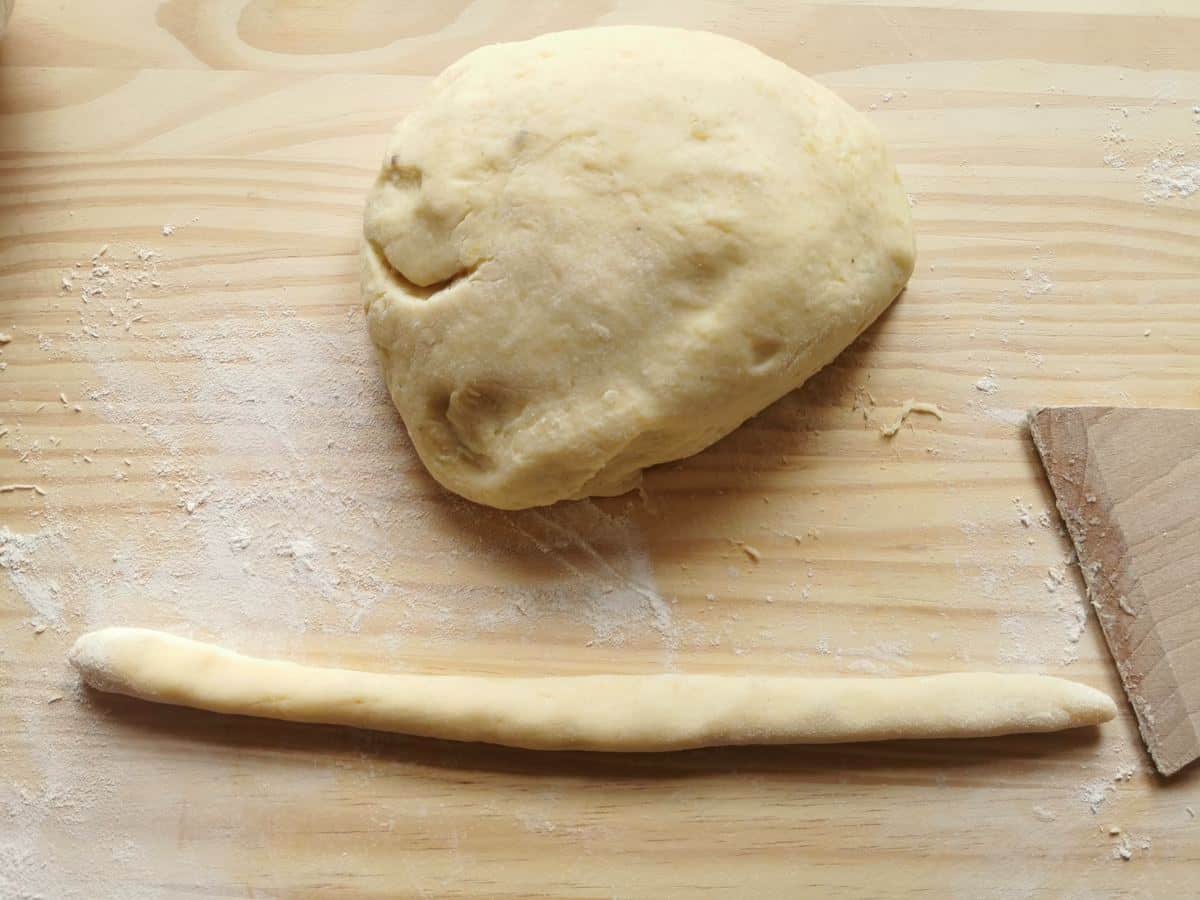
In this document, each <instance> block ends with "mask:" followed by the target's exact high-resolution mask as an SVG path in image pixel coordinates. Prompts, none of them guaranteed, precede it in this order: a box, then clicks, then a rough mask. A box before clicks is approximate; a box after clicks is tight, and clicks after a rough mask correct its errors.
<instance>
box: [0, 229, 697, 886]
mask: <svg viewBox="0 0 1200 900" xmlns="http://www.w3.org/2000/svg"><path fill="white" fill-rule="evenodd" d="M173 270H174V267H173V265H172V260H171V259H170V258H169V257H167V256H165V255H163V254H162V253H161V251H159V250H157V249H152V248H148V247H137V246H129V245H122V244H119V243H118V242H116V241H114V242H111V243H110V244H109V245H107V246H105V247H103V248H101V249H99V250H98V251H97V252H96V253H95V255H94V256H93V257H92V258H91V259H90V260H89V261H86V262H81V263H80V264H78V265H76V266H73V267H71V268H70V269H68V270H66V271H64V272H63V273H61V276H60V278H59V279H57V280H56V282H55V286H54V294H55V296H54V297H53V298H52V300H51V303H52V304H54V303H57V304H58V308H60V309H63V308H64V307H65V308H66V309H67V310H69V311H70V312H71V315H72V322H71V325H70V326H69V327H68V328H67V329H65V330H64V331H62V332H56V333H55V334H54V335H36V334H26V333H24V332H21V331H20V330H19V329H18V333H17V334H16V335H15V336H14V340H26V339H28V340H29V341H30V342H31V344H32V345H33V346H35V347H36V348H37V351H36V352H38V353H39V354H42V355H43V356H44V357H46V358H52V359H56V360H63V361H66V362H68V363H72V364H76V365H85V366H86V367H87V371H88V372H90V375H86V376H85V377H84V385H85V389H84V391H83V392H82V396H71V397H67V396H66V395H65V394H64V395H63V396H62V397H61V398H60V400H59V401H56V402H55V404H54V406H55V407H56V409H55V412H56V414H57V415H60V416H61V415H67V416H68V417H69V418H68V420H67V421H68V424H69V425H70V426H74V427H72V428H70V429H68V430H65V431H63V432H62V434H63V437H61V438H60V437H54V438H51V439H49V440H47V439H45V438H44V437H41V436H35V435H32V434H30V433H29V429H28V428H25V427H22V425H21V424H20V423H17V422H11V423H7V424H5V425H4V430H3V433H2V434H0V444H2V445H3V446H4V447H5V448H7V449H8V451H9V452H12V453H14V454H15V456H16V457H17V458H18V459H19V460H20V461H21V465H23V466H25V467H27V469H28V471H29V475H30V477H29V478H28V479H22V480H23V481H24V480H28V481H30V482H33V481H34V480H35V479H36V481H37V482H38V483H39V484H44V485H46V486H47V487H48V490H47V491H46V493H45V494H44V496H43V495H38V501H39V503H38V505H37V506H36V507H34V508H33V512H32V519H31V521H32V522H33V524H32V526H31V525H30V524H28V522H26V523H22V524H21V525H20V526H18V525H17V524H16V523H5V524H4V526H2V527H0V577H4V578H5V579H6V580H7V581H8V582H9V584H10V585H11V587H12V588H13V589H14V590H15V592H16V594H17V595H18V596H19V597H20V598H21V599H22V600H23V601H24V603H25V604H26V605H27V607H28V611H27V615H26V617H25V619H24V623H23V624H24V625H25V626H26V627H27V629H28V630H27V631H25V632H24V633H23V634H22V636H21V637H22V639H30V640H37V641H42V642H45V643H46V650H45V654H46V656H47V658H54V659H65V651H66V648H67V646H68V644H69V639H70V637H71V636H73V635H74V634H76V633H78V632H80V631H83V630H86V629H88V628H95V627H101V626H106V625H122V624H130V625H149V626H155V627H161V628H166V629H169V630H171V631H173V632H175V633H181V634H185V635H192V636H196V637H206V638H211V639H215V640H217V641H220V642H222V643H225V644H227V645H229V646H232V647H236V648H239V649H243V650H250V651H254V652H259V653H263V654H265V655H288V654H289V651H293V650H299V649H302V650H303V651H305V652H306V653H309V654H311V653H312V652H313V651H314V650H316V651H317V652H319V649H320V642H319V641H315V640H310V638H311V637H312V636H314V635H319V634H321V633H330V634H337V635H344V634H346V633H348V632H357V631H360V630H362V631H363V632H367V631H369V633H370V634H371V637H370V638H369V639H368V638H366V637H364V638H363V640H370V641H371V642H372V648H371V651H372V652H370V653H364V659H376V660H377V659H378V658H380V657H381V656H382V657H383V658H389V657H390V658H391V659H393V660H394V661H395V665H394V668H396V669H403V668H404V667H405V658H406V655H407V656H412V655H414V653H413V651H414V649H415V648H419V649H420V650H422V651H424V652H426V653H432V654H433V655H435V656H436V655H438V654H441V655H444V656H446V657H448V658H453V659H454V660H455V664H456V665H461V666H464V667H469V666H470V665H471V659H473V658H478V656H479V655H486V654H479V653H478V651H477V649H475V648H477V647H478V645H480V644H484V643H486V642H489V641H494V642H496V643H500V644H503V645H504V646H507V647H520V646H522V645H529V644H535V643H536V641H537V640H538V635H539V633H541V632H544V631H546V630H547V626H550V628H549V630H550V631H552V632H553V633H554V634H556V636H558V637H559V638H563V637H564V636H565V639H566V640H567V641H570V640H572V639H574V641H575V644H576V646H577V647H578V648H579V650H578V652H579V653H581V654H585V656H584V662H583V663H582V664H583V665H584V666H586V665H587V660H586V654H587V653H588V652H589V651H588V650H587V648H588V647H589V646H591V647H600V646H603V645H618V644H637V645H640V646H641V647H643V648H645V649H647V650H649V651H650V652H651V653H655V654H656V655H657V658H658V660H659V664H660V665H661V666H663V667H671V666H672V665H673V662H674V658H675V653H676V650H677V648H678V647H679V645H680V641H681V634H684V633H686V632H681V631H680V629H679V628H678V627H677V625H676V622H675V621H674V617H673V615H672V609H671V604H670V603H669V602H668V601H667V600H666V599H664V598H663V597H662V596H661V595H660V594H659V592H658V589H657V586H656V584H655V579H654V575H653V572H652V570H651V566H650V561H649V557H648V555H647V553H646V550H645V548H644V546H643V543H642V537H641V534H640V531H639V528H638V526H637V525H636V523H635V522H634V521H633V518H632V517H631V515H630V512H631V511H632V508H633V507H632V503H633V502H634V501H629V500H616V501H608V502H605V503H603V504H600V503H593V502H588V501H585V502H579V503H568V504H560V505H558V506H556V507H553V508H550V509H544V510H532V511H525V512H515V513H513V512H502V511H498V510H490V509H484V508H481V507H477V506H475V505H473V504H470V503H468V502H466V501H464V500H461V499H459V498H456V497H453V496H451V495H450V494H448V493H447V492H445V491H444V490H442V489H441V488H440V487H438V486H436V485H435V484H434V483H433V482H432V481H431V480H430V479H429V478H428V476H427V475H426V474H425V473H424V470H423V469H422V468H421V466H420V464H419V462H418V461H417V460H416V457H415V454H414V453H413V451H412V449H411V447H410V446H409V444H408V442H407V438H406V437H405V435H404V431H403V426H402V425H401V424H400V421H399V418H398V416H397V415H396V413H395V411H394V409H393V407H392V405H391V403H390V401H389V399H388V397H387V394H386V391H385V390H384V388H383V386H382V378H381V377H380V375H379V372H378V366H377V363H376V360H375V358H374V352H373V350H372V348H371V347H370V346H369V343H368V341H367V339H366V336H365V331H366V329H365V328H364V326H363V322H362V320H361V313H360V311H359V310H358V309H356V308H355V309H349V310H347V311H346V312H345V313H344V314H340V315H338V314H335V315H330V314H328V313H327V312H326V313H324V314H323V315H322V317H321V319H320V321H319V322H315V321H311V320H310V319H308V318H306V317H305V316H304V315H302V314H301V313H300V312H297V311H295V310H293V309H291V308H289V307H288V305H287V303H286V297H285V296H284V295H283V292H282V290H281V291H280V292H279V293H278V294H277V293H274V292H272V293H270V294H263V295H261V296H257V297H255V296H253V295H243V296H239V298H238V301H237V302H238V307H239V318H238V319H236V320H234V319H231V318H228V317H227V316H226V314H225V313H224V310H223V308H222V305H221V304H219V303H212V304H211V305H209V306H208V307H205V301H204V299H203V292H202V291H200V290H197V289H194V288H193V289H186V290H185V286H184V285H181V284H178V283H176V282H175V281H173V280H172V279H173ZM185 299H186V302H188V303H189V304H190V306H189V309H188V311H187V314H185V315H183V316H179V317H176V316H173V315H172V313H171V308H172V304H177V303H181V302H185ZM225 302H226V303H227V302H228V301H227V300H226V301H225ZM197 307H199V308H197ZM18 325H19V323H18ZM151 342H153V344H154V346H153V348H151V347H150V343H151ZM37 411H38V412H40V411H41V409H40V408H39V409H38V410H37ZM25 421H28V419H27V418H26V419H25ZM97 434H100V435H103V437H94V436H93V435H97ZM197 448H199V450H198V451H197ZM331 458H332V459H335V460H336V461H337V465H335V466H330V465H328V460H329V459H331ZM64 468H65V471H66V473H67V475H68V476H73V477H75V478H77V479H78V482H79V484H81V485H82V487H77V489H76V490H75V491H73V492H72V494H73V495H74V496H73V497H72V500H71V505H70V506H68V505H67V502H66V500H65V499H64V498H65V494H64V492H60V491H56V490H54V484H55V480H56V479H59V478H62V477H63V472H64ZM96 506H103V508H104V514H102V515H101V514H96V513H95V512H93V509H94V507H96ZM443 571H446V572H449V571H452V572H454V576H453V578H446V579H445V583H440V582H441V579H440V578H439V574H440V573H441V572H443ZM689 640H692V641H698V640H700V638H699V637H698V636H696V635H695V634H690V635H689ZM51 647H53V648H54V649H50V648H51ZM381 647H382V650H383V652H382V653H380V648H381ZM464 648H465V649H464ZM595 652H599V651H595ZM472 653H475V654H477V655H476V656H474V657H473V656H472ZM493 655H494V654H493ZM501 658H502V659H504V657H501ZM643 659H644V657H643ZM550 664H551V665H553V664H554V663H553V662H551V663H550ZM643 664H644V663H643ZM368 665H369V664H368ZM33 677H34V679H35V680H36V682H37V683H38V684H39V685H40V687H39V688H38V689H36V693H35V694H34V696H33V697H32V698H31V699H26V700H22V702H21V703H19V704H18V707H19V708H18V709H16V711H15V714H16V715H17V717H18V721H19V722H20V723H21V725H22V728H21V729H20V731H19V733H17V734H7V735H0V769H3V768H4V765H3V761H4V759H6V758H7V757H8V756H9V755H10V754H15V755H17V756H18V757H19V758H22V759H28V760H31V761H32V762H33V766H34V769H33V770H30V771H10V772H6V775H5V777H3V778H0V896H3V897H5V898H7V897H31V898H32V897H46V898H51V897H53V898H84V897H92V896H117V895H120V896H123V897H136V896H155V895H156V894H155V891H154V890H153V889H152V887H146V888H145V890H144V891H143V893H142V894H140V895H139V893H138V891H137V890H136V889H130V888H127V885H129V884H135V883H141V884H144V885H148V886H153V885H154V884H156V883H158V882H157V881H156V876H155V872H156V870H157V869H158V868H160V867H159V866H158V865H157V864H156V861H155V860H154V859H152V858H149V857H147V856H146V854H147V852H148V851H147V850H146V849H145V848H139V847H137V846H134V845H132V844H131V843H130V842H129V840H128V835H130V834H137V833H139V832H140V831H141V830H142V829H141V827H140V825H139V822H138V817H139V816H140V815H142V814H143V812H144V811H143V810H142V808H141V807H140V805H139V804H130V803H128V802H126V799H125V798H124V797H123V795H122V791H121V788H119V787H118V786H119V785H127V784H128V783H129V779H128V773H127V772H125V771H122V770H120V769H119V768H117V766H119V765H124V764H126V763H127V759H126V763H118V762H115V761H112V762H110V761H108V759H107V757H106V756H105V755H104V754H103V753H98V752H97V751H96V742H95V741H90V742H89V741H80V742H79V743H65V742H63V741H62V740H61V739H60V733H61V725H60V723H61V721H63V719H62V717H63V716H69V717H70V720H71V723H72V725H71V727H72V728H73V729H80V728H82V729H83V730H84V733H87V732H88V731H89V730H93V731H94V732H95V734H96V740H97V741H99V740H106V739H109V738H110V737H111V729H110V728H109V727H108V726H107V725H106V723H105V721H104V720H105V715H104V712H103V709H102V708H100V709H97V708H89V707H91V706H92V705H93V701H92V699H91V698H90V697H89V695H88V694H87V693H86V692H84V691H83V690H82V689H80V688H79V686H78V684H77V682H76V680H75V678H74V675H73V673H72V672H70V670H69V669H68V668H67V667H66V666H65V665H62V666H61V667H60V668H55V669H54V670H53V671H49V670H48V671H45V672H41V673H34V675H33ZM63 698H70V699H71V700H72V701H73V702H71V703H61V702H56V701H59V700H62V699H63ZM73 733H74V732H73ZM347 739H348V740H351V741H359V740H363V741H366V740H369V737H366V736H350V737H348V738H347ZM147 740H154V736H153V735H151V736H150V737H149V738H147ZM131 752H136V751H131ZM114 759H115V758H114ZM122 759H124V757H122ZM335 777H337V776H336V770H335V769H334V768H332V767H318V768H315V769H314V770H312V771H311V772H308V771H306V772H304V773H301V774H298V773H297V772H296V771H295V770H293V769H291V768H289V767H282V768H280V769H279V771H278V772H275V771H274V770H272V771H269V772H260V773H258V775H256V779H257V780H258V781H259V782H262V781H263V780H264V779H266V780H267V781H268V782H270V785H269V787H263V786H262V785H261V784H260V785H259V787H260V788H262V789H263V790H267V792H268V793H269V794H270V795H271V796H272V797H273V798H274V799H275V800H276V801H277V802H284V800H282V799H281V798H284V799H286V798H287V797H289V796H296V797H297V798H298V797H299V796H301V795H302V794H304V793H305V792H313V791H318V790H320V789H321V785H320V783H319V782H320V780H321V779H331V778H335ZM97 822H102V823H104V827H103V829H101V831H97V826H96V823H97ZM181 827H182V826H181ZM228 827H231V828H239V829H240V828H250V827H251V822H250V820H249V819H247V820H246V822H240V821H239V822H235V823H232V824H229V825H228ZM63 846H70V847H72V848H77V849H76V850H73V851H72V854H71V858H70V860H66V861H63V862H61V863H56V862H54V861H55V860H60V859H62V856H63V855H62V854H61V853H60V852H59V851H58V849H57V848H59V847H63ZM114 862H116V863H118V864H119V865H117V866H114V865H113V863H114ZM221 864H222V861H221V860H219V859H208V860H205V859H200V858H197V859H193V860H180V861H178V864H177V865H173V867H172V873H173V877H175V878H177V879H179V880H180V882H181V883H193V884H204V883H205V880H204V879H205V875H204V872H205V869H206V867H208V866H218V867H219V866H220V865H221ZM114 871H117V872H120V873H121V877H122V879H123V882H122V884H123V885H125V886H122V887H119V886H116V885H112V884H104V885H98V884H96V883H94V882H93V881H92V880H91V878H90V876H89V875H88V874H87V873H91V872H114Z"/></svg>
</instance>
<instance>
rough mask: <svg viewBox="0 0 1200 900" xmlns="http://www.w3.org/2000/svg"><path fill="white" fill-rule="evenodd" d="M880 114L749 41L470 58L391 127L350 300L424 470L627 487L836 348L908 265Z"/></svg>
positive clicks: (492, 487) (506, 50)
mask: <svg viewBox="0 0 1200 900" xmlns="http://www.w3.org/2000/svg"><path fill="white" fill-rule="evenodd" d="M914 253H915V251H914V247H913V232H912V222H911V218H910V213H909V204H908V196H907V195H906V193H905V191H904V188H903V186H902V185H901V183H900V179H899V176H898V175H897V172H896V168H895V166H894V165H893V164H892V161H891V159H890V158H889V155H888V151H887V148H886V147H885V145H884V142H883V139H882V137H881V136H880V134H879V131H878V130H877V129H876V128H875V126H874V125H873V124H872V123H871V122H870V121H869V120H868V119H867V118H866V117H865V116H863V115H861V114H859V113H858V112H856V111H855V110H854V109H853V108H851V107H850V106H849V105H848V104H846V103H845V102H844V101H843V100H841V99H840V98H839V97H837V96H836V95H834V94H833V93H832V92H830V91H829V90H827V89H826V88H824V87H822V86H821V85H819V84H817V83H816V82H814V81H811V80H810V79H808V78H805V77H804V76H803V75H801V74H800V73H798V72H796V71H795V70H793V69H791V68H789V67H788V66H787V65H785V64H784V63H782V62H779V61H778V60H775V59H772V58H770V57H768V56H766V55H765V54H763V53H760V52H759V51H758V50H756V49H754V48H753V47H750V46H747V45H746V44H743V43H740V42H739V41H735V40H732V39H730V38H727V37H722V36H720V35H715V34H708V33H704V32H694V31H684V30H680V29H673V28H645V27H613V28H590V29H583V30H580V31H569V32H561V33H558V34H548V35H543V36H541V37H537V38H534V39H533V40H529V41H523V42H518V43H509V44H497V45H493V46H488V47H483V48H481V49H479V50H476V51H474V52H473V53H470V54H468V55H467V56H465V57H463V58H462V59H461V60H459V61H458V62H456V63H455V64H453V65H452V66H450V67H449V68H448V69H447V70H446V71H445V72H443V73H442V74H441V75H440V76H439V77H438V78H437V79H435V81H434V82H433V84H432V86H431V87H430V89H429V91H428V93H427V95H426V97H425V98H424V100H423V101H422V102H421V103H420V104H419V105H418V106H417V107H416V108H415V109H413V110H412V111H411V112H410V113H409V114H408V116H407V117H406V118H405V119H404V120H403V121H402V122H401V123H400V124H399V126H398V127H397V128H396V130H395V132H394V134H393V135H392V137H391V139H390V141H389V143H388V146H387V149H386V152H385V154H384V158H383V165H382V168H381V171H380V173H379V176H378V178H377V179H376V182H375V185H374V187H373V188H372V190H371V192H370V195H369V197H368V199H367V206H366V212H365V214H364V221H363V244H362V296H363V304H364V306H365V308H366V311H367V322H368V327H369V329H370V335H371V339H372V340H373V341H374V343H375V344H376V346H377V347H378V349H379V355H380V359H381V361H382V364H383V370H384V376H385V378H386V381H387V386H388V390H389V392H390V393H391V396H392V400H393V401H394V403H395V405H396V408H397V409H398V410H399V411H400V414H401V416H402V418H403V419H404V423H405V426H406V427H407V429H408V432H409V434H410V436H411V437H412V441H413V446H414V447H415V448H416V451H417V453H418V454H419V456H420V458H421V460H422V462H423V463H424V464H425V466H426V468H427V469H428V470H429V472H430V473H431V474H432V475H433V477H434V478H436V479H437V480H438V481H439V482H440V483H441V484H442V485H444V486H445V487H447V488H449V489H450V490H452V491H455V492H456V493H458V494H461V495H462V496H464V497H467V498H469V499H471V500H475V501H477V502H480V503H485V504H488V505H490V506H497V507H501V508H505V509H520V508H524V507H530V506H541V505H545V504H550V503H553V502H555V501H557V500H564V499H579V498H582V497H588V496H603V495H613V494H620V493H623V492H625V491H628V490H631V489H633V488H635V487H637V485H638V483H639V482H640V479H641V474H642V470H643V469H645V468H646V467H647V466H651V465H654V464H656V463H661V462H666V461H667V460H671V459H678V458H681V457H684V456H689V455H691V454H693V453H696V452H698V451H700V450H702V449H703V448H705V447H707V446H708V445H709V444H711V443H713V442H714V441H716V440H717V439H718V438H720V437H722V436H723V435H725V434H727V433H728V432H730V431H732V430H733V429H734V428H736V427H737V426H738V425H740V424H741V423H742V422H744V421H745V420H746V419H748V418H750V417H751V416H753V415H754V414H756V413H758V412H759V411H760V410H762V409H764V408H765V407H766V406H768V405H769V404H770V403H772V402H774V401H775V400H777V399H778V398H780V397H782V396H783V395H784V394H786V393H788V392H789V391H791V390H793V389H794V388H796V387H799V386H800V385H801V384H802V383H803V382H804V381H805V380H807V379H808V378H809V377H810V376H811V375H812V374H813V373H815V372H816V371H817V370H818V369H820V368H822V367H823V366H825V365H826V364H827V363H829V362H830V361H831V360H832V359H833V358H834V357H835V356H836V355H837V354H838V353H840V352H841V351H842V349H843V348H845V347H846V346H847V345H848V344H849V343H850V342H851V341H852V340H854V338H856V337H857V336H858V335H859V334H860V333H861V332H862V331H863V330H864V329H865V328H866V327H867V326H868V325H870V323H871V322H872V321H873V320H874V319H875V318H876V317H877V316H878V315H879V314H880V313H881V312H883V310H884V309H885V308H886V307H887V305H888V304H889V303H890V302H891V301H892V299H893V298H894V297H895V296H896V295H897V293H898V292H899V291H900V289H901V288H902V287H903V286H904V284H905V282H906V281H907V280H908V277H909V275H910V274H911V273H912V269H913V258H914Z"/></svg>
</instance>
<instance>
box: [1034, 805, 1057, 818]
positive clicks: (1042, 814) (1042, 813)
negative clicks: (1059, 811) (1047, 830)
mask: <svg viewBox="0 0 1200 900" xmlns="http://www.w3.org/2000/svg"><path fill="white" fill-rule="evenodd" d="M1033 815H1034V818H1036V819H1037V820H1038V821H1039V822H1053V821H1054V820H1055V819H1057V818H1058V816H1057V815H1056V814H1055V812H1054V810H1052V809H1047V808H1046V807H1044V806H1035V807H1034V808H1033Z"/></svg>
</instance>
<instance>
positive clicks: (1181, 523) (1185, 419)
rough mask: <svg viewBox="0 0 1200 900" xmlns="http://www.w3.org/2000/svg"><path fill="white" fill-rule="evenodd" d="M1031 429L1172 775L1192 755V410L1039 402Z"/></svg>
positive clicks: (1195, 736) (1199, 718) (1195, 578)
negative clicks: (1044, 404) (1042, 405)
mask: <svg viewBox="0 0 1200 900" xmlns="http://www.w3.org/2000/svg"><path fill="white" fill-rule="evenodd" d="M1030 429H1031V431H1032V433H1033V439H1034V442H1035V443H1036V445H1037V448H1038V452H1039V453H1040V454H1041V457H1042V462H1043V464H1044V465H1045V466H1046V472H1047V474H1048V475H1049V477H1050V484H1051V486H1052V487H1053V488H1054V495H1055V498H1056V501H1057V504H1058V508H1059V510H1060V511H1061V513H1062V515H1063V520H1064V521H1065V522H1066V524H1067V529H1068V530H1069V531H1070V533H1071V540H1072V541H1073V542H1074V544H1075V549H1076V552H1077V553H1078V554H1079V560H1080V570H1081V571H1082V573H1083V577H1084V581H1085V582H1086V583H1087V589H1088V597H1089V598H1090V599H1091V602H1092V605H1093V606H1094V607H1095V609H1096V616H1097V618H1098V619H1099V621H1100V624H1101V626H1102V627H1103V629H1104V636H1105V638H1106V639H1107V641H1108V646H1109V648H1110V649H1111V650H1112V653H1113V658H1114V659H1115V660H1116V662H1117V670H1118V671H1119V672H1120V673H1121V681H1122V683H1123V684H1124V685H1125V691H1126V693H1127V694H1128V695H1129V698H1130V701H1131V702H1132V705H1133V709H1134V712H1136V713H1137V717H1138V725H1139V727H1140V728H1141V731H1142V736H1143V737H1144V738H1145V740H1146V746H1147V748H1148V749H1149V751H1150V755H1151V757H1153V759H1154V763H1155V765H1156V766H1157V767H1158V770H1159V771H1160V772H1161V773H1162V774H1164V775H1173V774H1175V773H1176V772H1178V771H1179V770H1180V769H1182V768H1183V767H1184V766H1186V765H1187V764H1188V763H1190V762H1193V761H1194V760H1196V759H1197V758H1200V733H1198V730H1197V728H1198V725H1200V657H1198V656H1197V655H1196V652H1195V647H1196V645H1197V644H1198V643H1200V606H1197V604H1196V591H1197V589H1198V586H1200V543H1198V541H1197V538H1196V520H1195V513H1196V510H1197V509H1198V508H1200V412H1198V411H1196V410H1187V409H1113V408H1111V407H1096V406H1092V407H1050V408H1047V409H1042V410H1039V411H1038V412H1037V413H1036V414H1035V415H1034V416H1033V417H1032V419H1031V420H1030Z"/></svg>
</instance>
